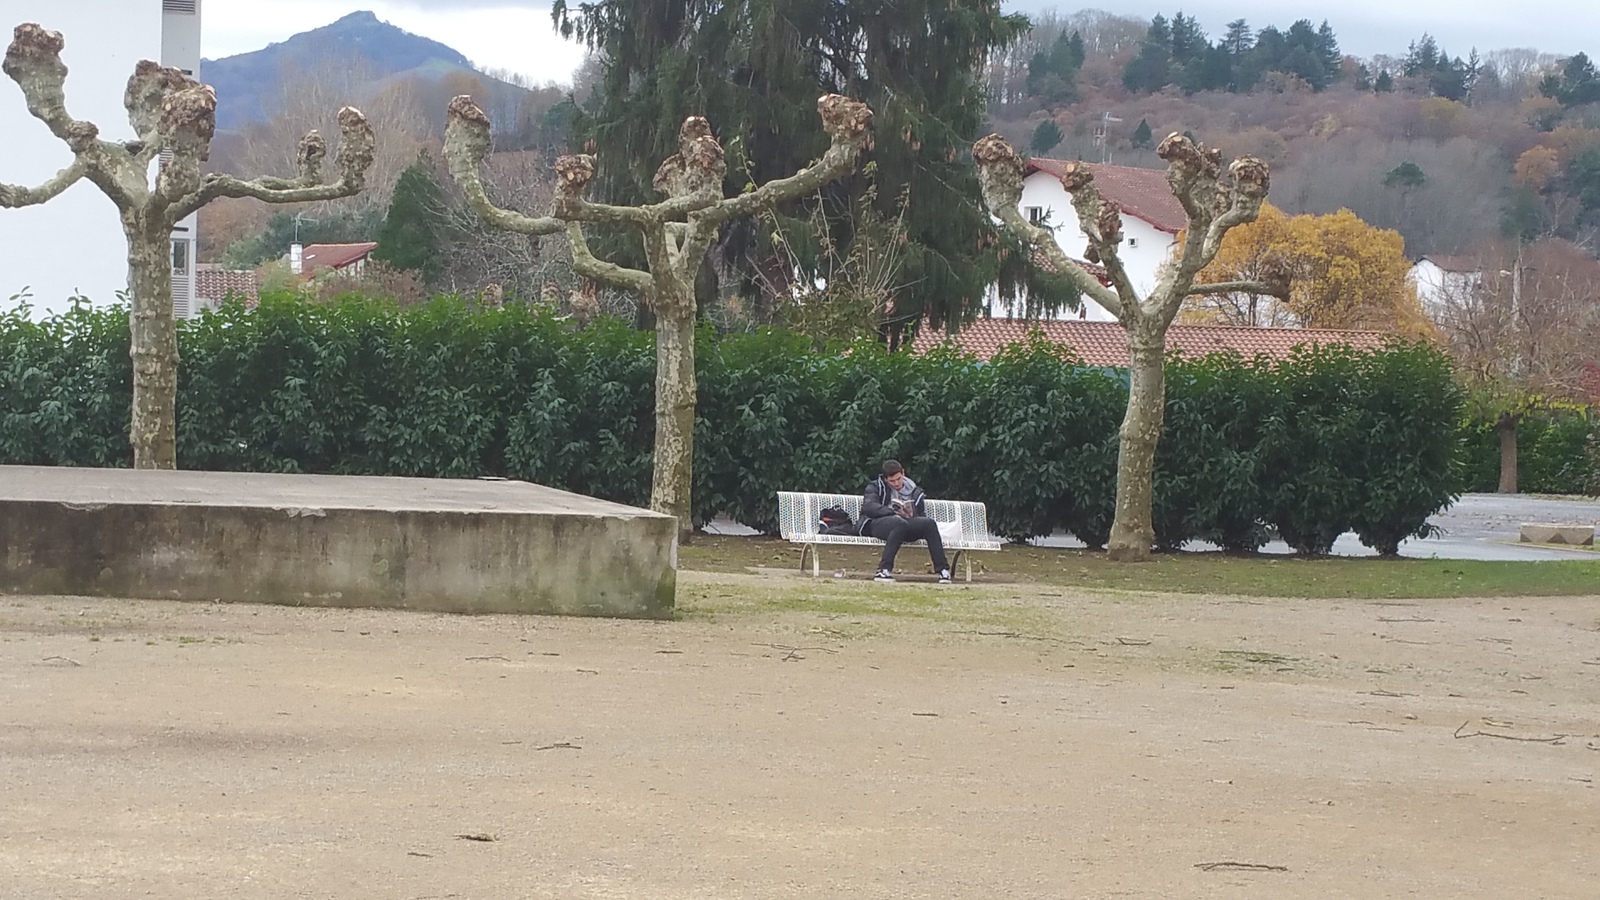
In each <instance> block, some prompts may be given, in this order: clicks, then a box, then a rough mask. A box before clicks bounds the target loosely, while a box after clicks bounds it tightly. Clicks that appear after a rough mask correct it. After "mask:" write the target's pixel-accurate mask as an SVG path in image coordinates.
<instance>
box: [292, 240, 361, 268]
mask: <svg viewBox="0 0 1600 900" xmlns="http://www.w3.org/2000/svg"><path fill="white" fill-rule="evenodd" d="M376 249H378V245H377V243H376V242H375V241H362V242H361V243H359V244H307V245H306V248H305V250H303V251H301V254H300V271H301V272H303V273H304V274H306V275H310V274H311V273H312V272H315V271H316V270H318V269H342V268H344V267H345V266H348V265H350V264H351V263H353V262H356V261H357V260H361V259H365V258H366V256H367V254H368V253H371V252H372V251H374V250H376Z"/></svg>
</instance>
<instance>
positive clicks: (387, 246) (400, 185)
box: [372, 150, 450, 285]
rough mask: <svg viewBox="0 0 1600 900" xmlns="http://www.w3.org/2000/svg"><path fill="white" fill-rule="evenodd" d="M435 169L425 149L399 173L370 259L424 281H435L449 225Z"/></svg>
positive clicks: (442, 191)
mask: <svg viewBox="0 0 1600 900" xmlns="http://www.w3.org/2000/svg"><path fill="white" fill-rule="evenodd" d="M437 172H438V168H437V166H436V165H435V164H434V161H433V157H432V156H431V155H430V154H429V153H428V151H426V150H424V151H422V152H421V153H419V154H418V155H417V161H416V162H414V163H412V164H411V165H409V166H407V167H406V168H405V170H404V171H402V172H401V173H400V178H399V180H397V181H396V182H395V185H394V196H393V197H392V198H391V199H390V201H389V212H388V214H387V215H386V216H384V219H383V227H382V228H381V229H379V230H378V246H377V248H376V249H374V250H373V251H372V259H374V260H376V261H378V262H383V263H388V264H389V265H390V266H392V267H394V268H395V269H399V270H400V271H406V272H415V273H417V275H418V276H419V277H421V278H422V281H423V283H424V284H427V285H434V284H437V283H438V279H439V272H440V270H441V269H442V268H443V266H444V260H443V259H442V258H441V257H442V253H443V249H444V246H445V244H446V241H447V236H448V231H449V225H450V221H449V217H448V215H447V213H446V201H445V196H444V188H442V187H441V186H440V185H439V178H438V175H437Z"/></svg>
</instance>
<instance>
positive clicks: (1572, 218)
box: [987, 11, 1600, 257]
mask: <svg viewBox="0 0 1600 900" xmlns="http://www.w3.org/2000/svg"><path fill="white" fill-rule="evenodd" d="M1032 18H1033V28H1032V30H1031V31H1030V32H1029V33H1028V34H1027V35H1026V36H1025V37H1024V38H1023V39H1022V40H1020V41H1019V42H1017V43H1016V44H1014V45H1013V46H1011V47H1010V48H1008V49H1007V51H1006V52H1004V53H1002V54H999V55H997V56H995V57H994V58H992V59H991V60H990V64H989V69H988V73H987V80H988V88H989V120H990V123H991V125H992V126H993V127H994V129H995V130H998V131H1000V132H1001V133H1003V134H1005V135H1006V136H1007V137H1008V138H1010V139H1011V140H1012V141H1013V142H1015V143H1016V144H1017V146H1019V147H1031V150H1032V152H1033V154H1034V155H1041V156H1051V157H1058V158H1083V159H1092V160H1109V161H1111V162H1115V163H1120V164H1124V165H1135V166H1139V165H1155V164H1156V160H1155V156H1154V149H1153V148H1154V145H1155V144H1156V143H1158V142H1159V141H1160V139H1161V138H1162V137H1163V136H1165V135H1166V134H1168V133H1170V132H1174V131H1177V132H1188V133H1190V134H1192V135H1194V136H1195V137H1197V138H1199V139H1201V140H1203V141H1205V142H1206V143H1208V144H1211V145H1213V146H1217V147H1220V148H1222V150H1223V152H1224V153H1225V154H1227V155H1229V156H1234V155H1238V154H1244V153H1250V154H1255V155H1257V156H1260V157H1262V158H1263V159H1266V160H1267V161H1268V162H1269V163H1270V164H1271V165H1272V168H1273V188H1272V201H1273V202H1274V203H1275V204H1276V205H1277V206H1278V207H1279V208H1281V209H1283V210H1285V211H1286V212H1289V213H1302V212H1311V213H1329V212H1334V211H1336V210H1338V209H1339V208H1341V207H1345V208H1349V209H1351V210H1352V211H1354V212H1355V213H1356V214H1358V215H1359V216H1361V218H1363V219H1365V220H1366V221H1367V222H1369V223H1372V224H1374V225H1378V226H1381V227H1385V228H1393V229H1396V230H1398V231H1399V232H1400V233H1401V234H1402V235H1403V236H1404V237H1405V242H1406V252H1407V253H1408V254H1410V255H1411V256H1413V257H1415V256H1418V255H1422V254H1429V253H1461V252H1468V251H1470V250H1472V249H1474V248H1476V247H1478V246H1480V245H1481V244H1483V243H1484V242H1486V241H1492V240H1494V239H1497V238H1507V237H1520V238H1522V239H1524V240H1530V241H1531V240H1534V239H1537V238H1539V237H1546V236H1558V237H1562V238H1566V239H1568V240H1571V241H1574V242H1576V243H1577V244H1579V245H1580V246H1584V247H1586V248H1588V249H1589V250H1590V252H1591V253H1593V252H1594V249H1595V246H1596V238H1597V236H1600V75H1597V73H1596V70H1595V66H1594V63H1593V62H1592V61H1591V60H1590V58H1589V57H1588V56H1587V55H1586V54H1582V53H1579V54H1576V55H1575V56H1573V57H1570V58H1558V57H1555V56H1552V55H1549V54H1543V53H1540V52H1538V51H1537V50H1533V49H1496V50H1479V49H1474V48H1447V47H1442V46H1440V45H1439V43H1438V42H1437V41H1435V40H1434V39H1433V38H1432V37H1430V36H1428V35H1425V34H1424V35H1417V36H1416V37H1415V38H1414V39H1412V40H1410V41H1409V42H1408V44H1407V45H1406V46H1404V47H1397V48H1396V52H1395V54H1394V55H1392V56H1383V55H1380V56H1375V57H1372V58H1355V57H1352V56H1349V55H1346V54H1344V53H1342V52H1341V51H1340V49H1339V42H1338V35H1337V32H1336V28H1337V22H1336V21H1334V20H1329V21H1322V22H1311V21H1308V20H1299V21H1295V22H1291V23H1270V24H1269V23H1265V22H1262V23H1251V22H1248V21H1246V20H1245V19H1237V20H1235V21H1232V22H1229V23H1227V24H1226V25H1225V26H1224V27H1223V28H1222V29H1221V30H1219V31H1218V32H1216V33H1214V34H1213V33H1208V32H1207V31H1206V30H1205V29H1204V28H1203V27H1202V26H1201V24H1200V23H1199V22H1197V21H1196V20H1195V19H1193V18H1191V17H1189V16H1186V15H1184V14H1183V13H1181V12H1180V13H1175V14H1173V15H1172V16H1171V17H1167V16H1159V15H1158V16H1156V17H1155V18H1154V19H1153V20H1148V21H1147V20H1142V19H1134V18H1128V17H1123V16H1116V15H1112V14H1109V13H1105V12H1099V11H1085V12H1075V13H1064V12H1046V13H1043V14H1039V15H1035V16H1033V17H1032Z"/></svg>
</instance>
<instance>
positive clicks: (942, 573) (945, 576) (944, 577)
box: [939, 569, 950, 584]
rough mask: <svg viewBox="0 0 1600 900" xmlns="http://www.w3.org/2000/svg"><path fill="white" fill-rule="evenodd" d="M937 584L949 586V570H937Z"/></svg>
mask: <svg viewBox="0 0 1600 900" xmlns="http://www.w3.org/2000/svg"><path fill="white" fill-rule="evenodd" d="M939 583H940V584H949V583H950V570H949V569H940V570H939Z"/></svg>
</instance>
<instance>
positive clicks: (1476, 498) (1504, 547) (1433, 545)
mask: <svg viewBox="0 0 1600 900" xmlns="http://www.w3.org/2000/svg"><path fill="white" fill-rule="evenodd" d="M1429 521H1431V522H1432V523H1433V524H1435V525H1437V526H1438V527H1439V529H1440V534H1439V535H1438V536H1436V537H1431V538H1413V539H1411V540H1408V541H1403V542H1402V543H1401V544H1400V555H1401V556H1409V557H1413V558H1417V559H1428V558H1430V557H1431V558H1435V559H1484V560H1544V559H1589V560H1600V552H1596V551H1594V550H1580V549H1575V548H1574V549H1565V548H1561V547H1552V546H1549V545H1547V544H1521V543H1518V542H1517V537H1518V535H1519V534H1520V533H1521V530H1522V523H1524V522H1545V523H1559V524H1564V525H1578V524H1587V525H1591V526H1595V525H1600V499H1593V498H1590V499H1569V498H1561V497H1543V496H1539V497H1535V496H1530V495H1526V494H1466V495H1464V496H1462V497H1461V499H1459V500H1457V501H1456V503H1455V505H1453V506H1451V507H1450V508H1449V509H1447V510H1445V511H1444V512H1442V513H1439V514H1437V515H1435V516H1433V517H1432V518H1431V519H1429ZM706 530H707V531H708V532H710V533H712V534H755V533H756V532H754V531H753V530H751V529H749V528H746V527H744V526H743V525H739V524H736V523H734V522H731V521H728V520H726V519H719V520H717V521H715V522H712V523H711V525H710V526H708V527H707V528H706ZM1032 543H1033V544H1034V545H1036V546H1040V547H1082V546H1083V542H1081V541H1079V540H1077V539H1075V538H1072V537H1070V536H1068V535H1065V534H1055V535H1051V536H1049V537H1043V538H1035V539H1034V540H1033V541H1032ZM1185 549H1188V550H1207V549H1216V548H1214V547H1212V546H1211V545H1209V544H1205V543H1203V542H1200V541H1195V542H1191V543H1190V544H1189V545H1187V546H1186V547H1185ZM1261 549H1262V552H1263V553H1293V552H1294V551H1293V550H1291V549H1289V545H1288V544H1285V543H1283V542H1282V541H1273V542H1272V543H1270V544H1268V545H1267V546H1265V547H1263V548H1261ZM1333 555H1334V556H1376V555H1377V554H1376V553H1375V552H1374V551H1373V550H1372V549H1371V548H1370V547H1367V546H1365V545H1363V544H1362V543H1361V541H1360V540H1359V539H1358V538H1357V537H1356V536H1355V534H1354V532H1350V533H1347V534H1345V535H1343V536H1342V537H1340V538H1339V539H1338V540H1337V541H1335V542H1334V544H1333Z"/></svg>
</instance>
